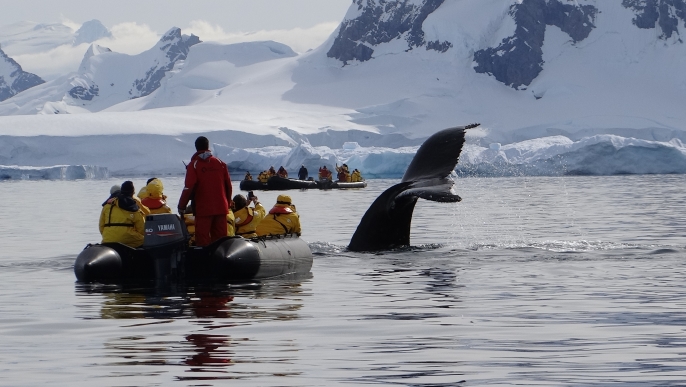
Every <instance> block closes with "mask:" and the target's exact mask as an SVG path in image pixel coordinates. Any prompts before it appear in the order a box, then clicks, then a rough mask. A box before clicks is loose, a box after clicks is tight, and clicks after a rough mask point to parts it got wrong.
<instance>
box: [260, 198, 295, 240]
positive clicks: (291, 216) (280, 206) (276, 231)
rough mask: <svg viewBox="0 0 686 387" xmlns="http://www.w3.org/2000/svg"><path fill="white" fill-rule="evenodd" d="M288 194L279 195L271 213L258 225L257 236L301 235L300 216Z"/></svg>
mask: <svg viewBox="0 0 686 387" xmlns="http://www.w3.org/2000/svg"><path fill="white" fill-rule="evenodd" d="M294 208H295V206H294V205H293V204H292V203H291V197H290V196H288V195H279V196H278V197H277V199H276V204H275V205H274V207H272V209H271V210H269V214H268V215H267V216H265V217H264V219H262V221H261V222H260V224H258V225H257V231H256V232H257V236H266V235H285V234H298V236H300V231H301V230H300V217H299V216H298V213H297V212H295V210H294Z"/></svg>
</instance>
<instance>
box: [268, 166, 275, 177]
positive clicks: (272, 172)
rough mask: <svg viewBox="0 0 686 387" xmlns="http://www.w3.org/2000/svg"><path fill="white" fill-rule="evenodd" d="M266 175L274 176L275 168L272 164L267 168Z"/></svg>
mask: <svg viewBox="0 0 686 387" xmlns="http://www.w3.org/2000/svg"><path fill="white" fill-rule="evenodd" d="M267 175H268V176H269V177H272V176H276V170H275V169H274V166H273V165H272V166H270V167H269V170H268V171H267Z"/></svg>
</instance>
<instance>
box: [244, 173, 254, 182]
mask: <svg viewBox="0 0 686 387" xmlns="http://www.w3.org/2000/svg"><path fill="white" fill-rule="evenodd" d="M243 180H247V181H252V175H251V174H250V172H249V171H245V177H244V178H243Z"/></svg>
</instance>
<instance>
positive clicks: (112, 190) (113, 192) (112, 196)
mask: <svg viewBox="0 0 686 387" xmlns="http://www.w3.org/2000/svg"><path fill="white" fill-rule="evenodd" d="M119 194H121V186H120V185H119V184H115V185H113V186H112V187H111V188H110V197H108V198H107V200H105V202H103V203H102V206H103V207H104V206H105V204H107V203H112V201H113V200H114V199H115V198H116V197H117V196H119Z"/></svg>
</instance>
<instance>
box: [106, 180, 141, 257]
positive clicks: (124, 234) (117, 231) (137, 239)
mask: <svg viewBox="0 0 686 387" xmlns="http://www.w3.org/2000/svg"><path fill="white" fill-rule="evenodd" d="M134 192H135V189H134V188H133V183H132V182H130V181H125V182H124V184H122V185H121V191H120V194H119V195H118V196H117V197H115V198H113V199H112V200H108V201H107V203H105V205H104V206H103V207H102V211H101V212H100V223H99V229H100V234H101V235H102V243H114V242H119V243H123V244H125V245H127V246H130V247H139V246H141V245H142V244H143V239H144V237H145V216H144V215H143V212H142V211H141V208H140V207H139V206H138V202H137V201H136V200H135V199H134V198H133V194H134Z"/></svg>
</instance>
